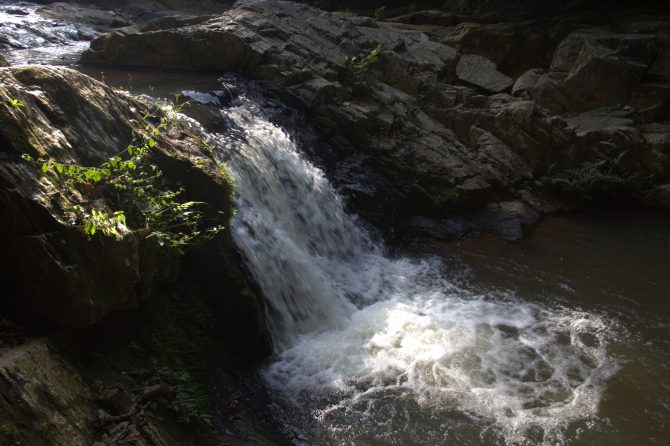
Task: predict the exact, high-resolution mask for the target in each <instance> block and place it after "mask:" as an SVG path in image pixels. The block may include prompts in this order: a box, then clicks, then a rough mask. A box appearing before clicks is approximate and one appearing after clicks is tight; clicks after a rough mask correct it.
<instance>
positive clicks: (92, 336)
mask: <svg viewBox="0 0 670 446" xmlns="http://www.w3.org/2000/svg"><path fill="white" fill-rule="evenodd" d="M0 101H1V102H2V106H1V107H0V138H1V140H2V153H1V159H0V206H2V209H3V210H4V216H5V218H3V220H2V223H1V224H0V234H1V235H0V239H1V241H2V246H3V250H2V254H1V255H0V265H1V268H0V271H2V282H3V286H4V288H3V289H4V291H3V296H2V312H3V318H2V322H1V323H0V365H1V367H0V376H1V379H0V395H2V398H0V399H1V400H2V401H3V403H0V404H1V409H2V413H3V417H2V423H0V442H1V443H3V444H43V443H42V442H43V441H44V439H45V438H48V443H49V444H63V445H66V444H67V445H73V444H78V445H79V444H81V445H84V444H94V443H95V442H96V441H98V442H102V443H103V444H180V445H181V444H220V442H221V438H222V437H221V435H220V433H221V432H225V431H228V432H229V433H231V432H233V431H235V432H237V433H238V434H239V432H245V433H244V435H252V436H253V435H254V433H253V431H254V429H255V427H254V426H255V425H254V424H252V423H251V422H247V421H246V420H244V419H242V420H241V421H232V419H231V420H228V418H226V417H228V416H231V417H232V416H234V415H236V414H237V413H238V412H240V410H241V409H240V408H236V407H238V406H240V405H241V406H243V403H239V402H234V401H233V400H232V396H231V395H232V394H233V392H234V389H235V382H236V381H237V378H236V377H237V376H238V375H239V374H241V373H242V372H243V370H244V369H245V367H246V365H251V364H253V363H254V362H255V361H257V360H259V359H260V358H262V357H263V355H264V354H266V353H267V352H268V351H269V341H268V337H267V334H266V332H265V323H264V314H263V304H262V303H261V301H260V299H259V298H258V296H257V295H256V293H255V292H253V291H252V290H251V288H249V285H248V284H247V281H246V279H245V276H244V274H243V273H242V271H240V270H239V268H238V266H237V265H238V264H239V262H238V261H236V260H235V259H234V255H235V254H234V253H233V251H232V247H231V241H230V233H229V226H228V220H229V218H230V216H231V213H232V202H231V192H232V188H233V185H232V184H231V183H230V182H229V178H228V176H227V174H226V173H225V170H224V169H223V168H222V167H221V166H220V165H219V164H218V163H217V162H215V161H214V159H213V158H212V155H211V153H210V152H208V151H207V148H206V147H205V146H204V145H203V143H202V141H199V140H198V139H197V138H195V137H194V136H193V134H192V133H190V132H189V131H188V130H187V129H186V128H184V127H181V126H180V125H179V123H177V122H176V121H175V122H172V121H170V123H169V124H168V123H167V121H164V120H160V119H159V118H160V116H163V115H162V114H163V113H166V112H163V111H161V110H160V109H156V106H155V104H152V103H150V102H147V101H143V100H138V99H136V98H133V97H130V96H128V95H126V94H124V93H118V92H115V91H113V90H111V89H110V88H109V87H107V86H105V85H103V84H102V83H100V82H98V81H95V80H93V79H92V78H90V77H88V76H85V75H83V74H81V73H78V72H76V71H73V70H70V69H66V68H51V67H37V66H21V67H11V68H2V69H0ZM151 119H158V121H151ZM139 122H142V123H143V124H142V125H141V126H140V128H137V123H139ZM161 122H163V124H160V123H161ZM159 125H163V126H164V127H165V128H164V129H163V130H161V131H160V132H159V131H158V130H160V129H159V128H158V126H159ZM148 126H155V127H156V130H155V131H154V132H153V133H152V138H151V141H152V143H151V144H150V147H151V155H150V158H143V161H142V162H143V163H152V164H151V166H154V167H155V169H156V170H160V172H161V178H160V182H161V183H160V184H161V185H164V187H174V186H176V185H177V184H178V185H180V187H181V188H182V189H183V192H182V194H183V195H184V197H185V198H187V199H188V200H192V201H197V202H202V203H204V206H206V209H203V210H202V212H204V214H203V215H204V216H205V219H206V220H205V221H208V220H207V219H216V221H218V222H219V224H222V225H223V226H222V229H221V230H219V231H218V232H217V233H216V235H215V236H213V237H211V238H208V239H206V240H205V241H204V242H203V243H200V244H199V245H198V246H197V247H193V248H188V249H186V250H185V252H183V253H182V251H184V248H178V247H174V248H170V247H169V246H167V245H165V243H167V242H161V241H160V240H163V239H161V236H160V235H159V234H156V235H155V236H152V237H147V236H146V230H145V229H144V228H142V227H139V228H137V227H136V226H135V227H133V225H137V222H136V221H135V223H133V221H131V219H132V218H133V215H135V214H134V213H133V211H132V202H123V201H122V202H121V203H122V204H123V203H126V204H125V205H123V209H124V210H125V212H126V216H127V218H128V220H127V224H128V226H126V225H125V220H124V224H121V223H119V222H116V221H115V222H114V226H113V231H111V232H110V226H109V225H108V220H107V219H108V218H109V217H106V215H108V214H107V213H109V215H111V211H112V210H117V209H118V207H116V206H119V202H118V197H119V194H122V193H123V188H127V187H131V183H130V182H129V181H130V180H128V181H126V180H124V178H125V175H126V174H121V176H118V177H116V179H117V180H120V181H126V183H121V184H122V188H121V189H119V188H118V187H117V188H116V189H115V188H114V187H111V186H112V184H113V180H112V179H110V180H105V179H102V180H101V179H99V178H96V177H95V174H96V172H97V173H100V175H103V176H105V178H114V177H113V176H110V175H111V174H110V173H109V172H105V169H109V170H113V169H115V168H116V167H114V166H108V167H104V166H105V164H104V163H105V162H109V161H108V160H109V159H111V158H114V159H117V158H115V157H117V156H118V154H119V153H122V154H123V153H125V151H126V149H125V148H126V147H128V146H129V145H131V146H132V145H133V144H137V142H136V138H137V135H138V132H143V131H146V128H148ZM152 128H154V127H152ZM147 144H148V143H147ZM147 147H148V146H147ZM26 156H30V157H31V158H32V159H33V160H38V159H41V161H39V162H28V161H26V160H25V159H23V158H26ZM126 157H128V156H127V155H123V156H121V157H119V158H118V161H117V163H121V162H125V163H127V162H130V161H132V160H133V158H129V159H128V161H123V160H124V159H125V158H126ZM48 163H52V164H50V166H51V167H48V166H49V164H48ZM101 163H103V164H101ZM80 165H81V166H89V167H91V166H93V167H94V166H98V165H102V166H103V167H102V168H95V167H94V168H93V169H92V170H88V171H86V172H88V173H90V174H91V177H90V178H89V176H88V174H87V176H86V178H85V179H82V182H81V184H80V183H79V179H77V177H76V174H75V173H73V172H75V170H76V168H75V166H80ZM117 167H118V164H117ZM131 168H132V169H133V170H134V169H138V170H139V169H141V168H140V167H134V166H133V167H128V169H131ZM72 169H75V170H72ZM63 175H70V177H63ZM127 175H128V177H130V178H133V179H132V181H133V182H135V183H137V182H138V181H143V180H142V177H141V175H142V174H138V175H139V176H135V177H133V176H132V175H131V174H130V173H128V174H127ZM170 185H172V186H170ZM152 187H153V186H151V185H147V186H145V188H144V189H137V190H135V192H133V194H142V193H147V194H150V193H152V192H151V190H152V189H151V188H152ZM143 191H144V192H143ZM133 197H135V195H131V198H130V199H131V201H132V199H138V200H139V199H140V198H139V197H135V198H133ZM163 197H167V196H165V195H163ZM163 199H165V198H163ZM81 212H83V214H82V213H81ZM88 212H92V217H91V216H89V217H87V215H89V214H88ZM96 212H97V214H96ZM135 212H137V211H135ZM161 212H165V211H161ZM115 215H116V214H115ZM138 215H139V214H138ZM96 216H97V217H96ZM82 218H83V220H82ZM134 218H138V217H137V215H135V217H134ZM85 222H86V225H84V223H85ZM92 224H95V225H97V227H98V231H99V232H104V234H103V235H98V234H95V232H94V231H93V232H92V231H91V230H90V228H91V226H90V225H92ZM168 230H169V229H168ZM165 240H169V239H165ZM161 245H163V246H161ZM245 364H246V365H245ZM229 405H230V406H231V407H233V409H230V410H232V412H230V413H229V408H228V406H229ZM215 407H220V411H218V412H217V411H216V410H215ZM210 420H211V422H210ZM221 420H224V421H225V420H228V421H227V422H226V424H225V426H224V425H222V424H221V422H222V421H221ZM210 423H214V424H210ZM235 424H238V425H240V426H241V427H239V428H236V427H235V426H234V425H235ZM240 429H241V430H240ZM217 432H219V434H217ZM231 435H233V434H232V433H231ZM239 435H242V434H239ZM233 438H235V436H234V435H233ZM259 438H260V440H258V441H259V443H260V444H263V442H262V441H261V440H262V436H259ZM268 441H269V440H268Z"/></svg>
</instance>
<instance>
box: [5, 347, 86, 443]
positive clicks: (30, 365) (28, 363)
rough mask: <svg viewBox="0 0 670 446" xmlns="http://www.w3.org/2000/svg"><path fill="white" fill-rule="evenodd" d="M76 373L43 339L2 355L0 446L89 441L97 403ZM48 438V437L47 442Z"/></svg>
mask: <svg viewBox="0 0 670 446" xmlns="http://www.w3.org/2000/svg"><path fill="white" fill-rule="evenodd" d="M91 397H92V395H91V394H90V392H89V390H88V388H87V387H86V385H85V384H84V382H83V380H82V378H81V376H80V375H79V373H78V372H77V371H76V370H75V369H74V368H73V367H72V366H71V365H70V364H69V363H68V361H67V360H65V359H64V358H63V357H62V356H61V355H60V354H58V353H57V352H56V351H55V350H54V349H53V347H52V346H51V345H50V344H49V343H48V342H47V341H45V340H43V339H39V340H32V341H28V342H27V343H25V344H22V345H19V346H17V347H14V348H13V349H11V350H9V351H7V352H3V354H2V355H1V356H0V411H1V412H2V418H0V440H2V442H3V444H35V445H39V444H45V441H47V442H48V443H49V444H54V445H66V444H70V445H76V444H81V445H84V444H93V442H94V441H95V437H94V431H93V430H92V429H91V428H90V426H91V424H92V423H93V422H94V417H95V413H96V407H95V405H94V404H93V402H92V398H91ZM47 439H48V440H47Z"/></svg>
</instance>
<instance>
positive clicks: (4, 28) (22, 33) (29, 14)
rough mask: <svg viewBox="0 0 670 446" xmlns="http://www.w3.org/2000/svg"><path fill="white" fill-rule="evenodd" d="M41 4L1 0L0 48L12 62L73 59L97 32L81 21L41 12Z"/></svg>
mask: <svg viewBox="0 0 670 446" xmlns="http://www.w3.org/2000/svg"><path fill="white" fill-rule="evenodd" d="M43 6H44V5H39V4H36V3H31V2H16V1H8V0H0V52H2V53H3V55H4V56H5V57H6V59H7V60H8V61H9V62H10V63H12V64H13V65H21V64H54V63H56V64H58V63H63V64H65V63H73V62H76V60H77V58H78V56H79V54H81V52H82V51H84V50H85V49H86V48H88V45H89V42H90V41H91V40H92V39H93V38H94V37H95V36H96V35H97V34H98V32H97V31H95V29H93V28H92V27H90V26H87V25H83V24H81V23H70V22H67V21H63V20H54V19H46V18H44V17H42V16H40V15H39V13H38V12H37V11H38V9H39V8H41V7H43ZM3 46H4V47H5V48H3Z"/></svg>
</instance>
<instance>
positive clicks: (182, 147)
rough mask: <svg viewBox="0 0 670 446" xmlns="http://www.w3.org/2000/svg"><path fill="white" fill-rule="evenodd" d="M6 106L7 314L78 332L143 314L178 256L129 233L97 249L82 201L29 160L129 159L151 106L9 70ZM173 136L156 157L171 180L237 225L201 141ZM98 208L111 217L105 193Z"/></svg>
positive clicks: (62, 73)
mask: <svg viewBox="0 0 670 446" xmlns="http://www.w3.org/2000/svg"><path fill="white" fill-rule="evenodd" d="M0 102H1V103H2V105H0V141H2V144H1V145H0V207H2V209H3V212H4V215H5V218H3V219H2V221H1V222H0V240H1V242H2V245H3V250H2V252H1V253H0V263H1V265H2V268H1V271H2V272H1V274H2V281H3V284H4V287H5V288H4V292H3V293H2V307H3V308H5V309H9V308H11V309H14V310H16V311H20V312H22V313H26V314H29V315H30V316H33V317H43V318H47V319H49V320H51V321H54V322H57V323H59V324H61V325H65V326H74V327H81V326H87V325H90V324H93V323H95V322H97V321H99V320H100V319H102V318H103V317H104V316H106V315H107V314H109V313H110V312H113V311H117V310H124V309H130V308H134V307H136V306H137V304H138V302H139V300H140V299H141V298H142V296H143V293H144V292H145V291H146V290H147V289H149V288H150V287H151V286H152V285H153V284H154V283H157V282H158V281H161V280H166V279H167V278H169V277H171V275H173V274H174V268H175V259H176V257H175V256H176V253H173V252H164V251H160V250H158V248H157V246H156V244H155V243H153V242H149V241H147V240H145V239H143V238H142V237H141V236H138V235H136V234H135V233H134V232H129V231H125V232H123V231H122V232H120V233H119V237H97V236H96V237H92V238H91V240H88V239H87V237H86V236H85V235H84V234H83V231H82V229H81V227H80V226H79V225H75V224H73V223H72V221H71V220H72V216H73V214H72V211H71V208H70V207H69V206H70V205H68V201H67V199H65V198H64V197H66V196H68V194H69V195H70V196H73V197H76V196H77V194H78V192H76V191H75V190H73V189H68V187H69V186H68V185H67V184H60V183H59V182H58V181H50V180H49V179H48V178H47V177H46V176H45V175H44V174H43V173H42V171H41V169H40V168H39V167H37V166H33V165H31V164H29V163H28V162H26V161H24V160H23V159H22V155H23V154H28V155H30V156H32V157H33V158H34V159H37V158H50V159H53V160H55V161H57V162H60V163H76V164H80V165H85V166H96V165H99V164H100V163H102V162H103V161H106V160H107V159H109V158H110V157H112V156H114V155H116V154H118V153H120V152H122V151H124V150H125V148H126V147H127V146H128V144H129V143H130V142H131V139H132V133H133V129H132V127H131V119H141V116H142V114H144V113H146V111H147V110H148V107H149V105H148V104H144V103H141V102H138V101H136V100H134V99H132V98H130V97H128V96H124V95H122V94H119V93H115V92H114V91H113V90H112V89H110V88H109V87H107V86H105V85H104V84H102V83H100V82H98V81H95V80H94V79H92V78H90V77H88V76H85V75H84V74H81V73H79V72H77V71H74V70H70V69H65V68H50V67H35V66H21V67H12V68H2V69H0ZM174 132H176V133H175V134H171V135H170V136H165V137H162V139H161V141H160V144H156V146H155V149H154V155H153V157H154V158H155V161H154V162H155V163H156V164H157V165H159V166H160V167H161V169H162V170H163V172H164V174H165V178H166V180H167V181H170V182H174V183H176V182H177V181H179V182H181V184H183V185H184V186H185V187H186V189H187V192H186V193H187V194H191V195H190V196H189V197H188V198H190V199H194V200H197V201H205V202H207V203H208V204H209V206H210V207H211V209H212V212H219V211H221V212H222V213H223V214H224V215H230V212H231V209H230V208H231V202H230V188H231V185H230V183H229V182H228V180H227V179H226V178H225V175H223V174H222V173H221V172H220V170H219V169H218V167H217V166H215V165H214V164H213V163H212V165H211V166H210V165H209V164H207V162H205V161H208V160H209V158H208V157H207V156H206V154H205V153H204V152H203V149H202V148H201V145H200V144H198V142H197V141H195V140H194V139H192V138H191V139H189V138H188V137H187V136H184V135H185V134H184V135H182V134H180V133H178V132H177V131H176V130H174ZM199 160H200V161H199ZM196 163H198V165H199V167H196ZM63 191H64V192H63ZM189 191H190V192H189ZM94 200H95V203H96V207H99V208H105V207H107V208H108V209H109V205H108V204H107V198H106V195H105V191H104V190H99V191H96V192H95V195H94Z"/></svg>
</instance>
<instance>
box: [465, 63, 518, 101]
mask: <svg viewBox="0 0 670 446" xmlns="http://www.w3.org/2000/svg"><path fill="white" fill-rule="evenodd" d="M456 76H458V79H459V80H461V81H463V82H465V83H468V84H470V85H474V86H475V87H479V88H482V89H484V90H485V91H488V92H490V93H500V92H501V91H505V90H508V89H509V88H510V87H511V86H512V79H510V78H509V77H507V76H505V75H504V74H502V73H501V72H499V71H498V67H497V66H496V64H495V63H493V62H492V61H490V60H489V59H487V58H485V57H482V56H477V55H474V54H464V55H463V56H461V58H460V59H459V61H458V65H457V66H456Z"/></svg>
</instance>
